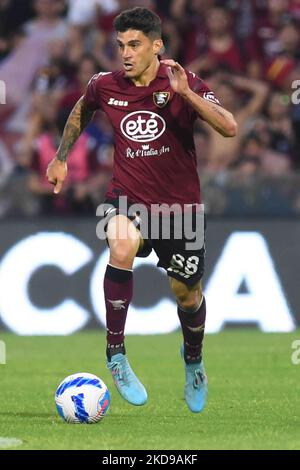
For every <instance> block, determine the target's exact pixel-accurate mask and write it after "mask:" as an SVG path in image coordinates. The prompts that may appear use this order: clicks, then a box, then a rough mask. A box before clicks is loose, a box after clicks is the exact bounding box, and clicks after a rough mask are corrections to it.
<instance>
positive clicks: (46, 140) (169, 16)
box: [0, 0, 300, 217]
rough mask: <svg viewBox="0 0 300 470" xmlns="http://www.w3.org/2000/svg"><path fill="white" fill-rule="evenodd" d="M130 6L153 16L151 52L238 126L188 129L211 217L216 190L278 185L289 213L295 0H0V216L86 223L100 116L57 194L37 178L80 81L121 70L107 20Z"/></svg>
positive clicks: (299, 110)
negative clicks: (159, 37) (228, 135)
mask: <svg viewBox="0 0 300 470" xmlns="http://www.w3.org/2000/svg"><path fill="white" fill-rule="evenodd" d="M134 6H144V7H148V8H152V9H153V10H154V11H156V12H157V13H158V14H159V15H160V17H161V18H162V20H163V23H162V24H163V40H164V44H165V50H164V51H162V55H163V56H164V57H170V58H174V59H175V60H178V61H179V62H180V63H181V64H182V65H184V66H185V67H186V68H187V69H189V70H191V71H193V72H195V73H197V74H198V75H200V76H201V77H202V78H203V79H204V80H205V81H206V82H207V83H208V85H209V86H210V87H211V89H212V90H213V91H214V92H215V94H216V95H217V96H218V98H219V99H220V101H221V103H222V104H223V106H224V107H225V108H227V109H229V110H230V111H231V112H233V113H234V115H235V117H236V120H237V122H238V125H239V132H238V135H237V137H236V138H234V139H224V138H223V137H220V136H219V135H218V134H217V133H216V132H214V131H212V129H211V128H210V127H209V126H207V125H206V124H205V123H203V122H201V121H200V120H199V121H198V122H197V124H196V129H195V144H196V149H197V156H198V168H199V174H200V177H201V180H202V185H203V186H204V187H207V191H206V192H205V191H204V193H205V194H206V196H205V197H207V201H208V207H210V208H212V209H211V210H212V212H213V209H214V208H215V209H216V210H215V212H216V213H222V210H224V201H225V200H226V198H225V193H224V188H225V187H226V184H227V185H229V186H231V188H232V194H235V193H234V191H235V190H236V188H238V187H240V186H241V185H242V186H243V187H244V188H245V187H246V188H248V190H249V184H250V185H251V187H252V188H253V187H256V188H257V189H256V190H257V191H260V190H264V192H265V189H266V187H268V188H270V181H271V186H272V185H273V186H274V182H276V181H278V180H280V181H281V182H282V181H283V180H284V181H290V182H291V183H289V184H290V186H288V184H287V183H286V184H285V185H281V184H279V185H278V186H277V187H279V188H280V190H279V191H277V193H276V195H277V196H278V204H280V203H284V202H285V200H289V199H291V198H293V201H294V202H293V204H294V206H293V210H294V211H295V213H300V190H299V191H298V187H299V184H298V183H296V184H295V178H296V176H295V175H297V174H298V173H297V170H299V167H300V141H299V139H300V137H299V136H300V104H299V103H298V101H299V102H300V47H299V46H300V0H227V1H226V0H223V1H216V0H137V1H136V0H0V80H1V81H3V82H4V83H5V85H6V104H3V103H2V104H0V217H4V216H8V215H27V216H34V215H40V214H42V215H43V214H49V213H54V214H63V215H68V214H88V215H90V214H94V213H95V207H97V205H98V204H99V203H100V202H102V200H103V197H104V193H105V190H106V186H107V183H108V181H109V179H110V175H111V170H112V164H113V134H112V129H111V127H110V124H109V122H108V121H107V119H106V117H105V115H103V113H101V112H98V113H96V115H95V118H94V120H93V122H92V123H91V124H90V125H89V126H88V127H87V128H86V130H85V131H84V133H83V134H82V135H81V137H80V138H79V140H78V141H77V143H76V144H75V146H74V147H73V150H72V155H71V158H70V159H69V177H68V180H67V183H66V184H65V185H64V189H63V193H62V195H61V197H53V195H52V191H53V188H52V187H51V186H50V185H49V184H48V183H47V181H46V179H45V171H46V168H47V165H48V163H49V161H50V160H51V159H52V157H53V156H54V154H55V150H56V148H57V146H58V143H59V140H60V137H61V134H62V130H63V128H64V125H65V122H66V119H67V117H68V115H69V113H70V111H71V109H72V107H73V106H74V104H75V103H76V101H77V100H78V99H79V97H80V96H81V95H82V94H83V93H84V90H85V87H86V85H87V83H88V81H89V79H90V78H91V76H92V75H94V74H95V73H96V72H99V71H113V70H118V69H119V68H120V67H121V63H120V60H119V57H118V51H117V47H116V41H115V33H114V31H113V19H114V17H115V16H116V15H117V14H118V13H119V12H120V11H122V10H124V9H126V8H131V7H134ZM297 80H298V83H297ZM297 87H298V89H299V92H298V91H297ZM266 181H267V182H269V183H268V184H267V183H266ZM296 181H298V180H297V179H296ZM249 182H250V183H249ZM298 182H299V181H298ZM293 184H294V186H293ZM257 185H258V186H257ZM259 185H260V186H259ZM274 187H276V184H275V186H274ZM282 188H284V189H282ZM290 188H293V189H290ZM250 193H251V194H250V196H251V197H252V200H253V192H251V191H250ZM226 194H227V193H226ZM226 197H227V203H228V204H229V202H228V201H229V199H230V198H228V196H226ZM235 197H237V198H238V196H235ZM247 197H248V199H249V193H247V196H246V198H247ZM251 197H250V199H251ZM272 198H273V203H274V201H276V198H275V199H274V194H273V193H272ZM280 198H281V199H280ZM280 201H281V202H280ZM275 205H276V202H275ZM222 208H223V209H222Z"/></svg>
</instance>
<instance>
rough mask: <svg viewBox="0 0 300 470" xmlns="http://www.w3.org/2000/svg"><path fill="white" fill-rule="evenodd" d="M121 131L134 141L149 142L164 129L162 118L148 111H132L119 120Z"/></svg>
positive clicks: (164, 124)
mask: <svg viewBox="0 0 300 470" xmlns="http://www.w3.org/2000/svg"><path fill="white" fill-rule="evenodd" d="M120 127H121V131H122V134H123V135H125V137H127V138H128V139H130V140H133V141H134V142H151V141H152V140H156V139H158V138H159V137H160V136H161V135H162V134H163V133H164V132H165V130H166V123H165V121H164V119H163V118H162V117H161V116H159V115H158V114H156V113H152V112H150V111H134V112H133V113H130V114H128V116H126V117H125V118H124V119H123V120H122V121H121V125H120Z"/></svg>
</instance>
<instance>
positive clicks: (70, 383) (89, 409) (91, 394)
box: [55, 372, 110, 424]
mask: <svg viewBox="0 0 300 470" xmlns="http://www.w3.org/2000/svg"><path fill="white" fill-rule="evenodd" d="M55 403H56V408H57V411H58V414H59V415H60V416H61V417H62V419H64V420H65V421H67V422H68V423H88V424H92V423H96V422H97V421H100V419H102V418H103V417H104V416H105V414H106V413H107V410H108V408H109V404H110V394H109V391H108V388H107V387H106V385H105V383H104V382H103V381H102V380H101V379H99V377H97V376H96V375H93V374H87V373H85V372H84V373H81V374H74V375H69V376H68V377H66V378H65V379H64V380H63V381H62V382H61V383H60V384H59V386H58V387H57V390H56V393H55Z"/></svg>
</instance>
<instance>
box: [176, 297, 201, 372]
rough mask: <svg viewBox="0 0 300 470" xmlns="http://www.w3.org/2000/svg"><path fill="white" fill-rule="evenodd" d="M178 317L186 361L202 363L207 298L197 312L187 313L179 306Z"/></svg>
mask: <svg viewBox="0 0 300 470" xmlns="http://www.w3.org/2000/svg"><path fill="white" fill-rule="evenodd" d="M178 316H179V320H180V323H181V328H182V333H183V340H184V360H185V362H186V363H187V364H193V363H196V362H201V359H202V344H203V337H204V328H205V318H206V303H205V298H204V297H203V298H202V303H201V305H200V307H199V308H198V310H196V312H192V313H191V312H185V311H184V310H182V309H181V308H180V307H179V306H178Z"/></svg>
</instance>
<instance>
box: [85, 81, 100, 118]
mask: <svg viewBox="0 0 300 470" xmlns="http://www.w3.org/2000/svg"><path fill="white" fill-rule="evenodd" d="M99 77H100V74H96V75H94V76H93V77H92V78H91V79H90V81H89V83H88V84H87V87H86V90H85V94H84V95H83V96H84V102H85V103H86V105H87V107H88V108H89V109H91V110H92V111H96V110H97V109H101V103H100V96H99V94H100V93H99V92H100V83H99Z"/></svg>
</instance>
